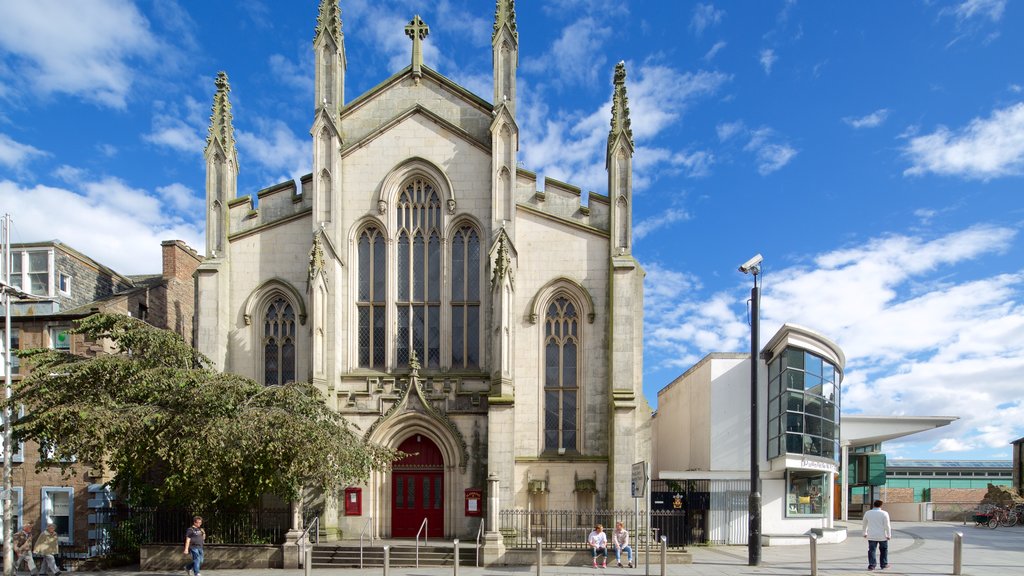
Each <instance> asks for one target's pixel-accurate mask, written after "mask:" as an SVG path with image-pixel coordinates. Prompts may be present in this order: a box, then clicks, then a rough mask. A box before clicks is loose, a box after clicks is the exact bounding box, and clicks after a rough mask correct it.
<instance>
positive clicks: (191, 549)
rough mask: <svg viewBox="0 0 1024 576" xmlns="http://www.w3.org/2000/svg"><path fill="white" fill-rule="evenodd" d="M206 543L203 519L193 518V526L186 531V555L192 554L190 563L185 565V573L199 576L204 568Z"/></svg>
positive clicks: (200, 517)
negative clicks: (204, 546) (204, 545)
mask: <svg viewBox="0 0 1024 576" xmlns="http://www.w3.org/2000/svg"><path fill="white" fill-rule="evenodd" d="M205 542H206V531H205V530H203V517H202V516H195V517H193V518H192V525H191V526H189V527H188V530H186V531H185V554H186V555H188V554H191V555H192V557H191V558H190V559H189V563H188V564H186V565H185V572H186V573H187V574H188V575H189V576H199V570H200V568H202V566H203V544H204V543H205Z"/></svg>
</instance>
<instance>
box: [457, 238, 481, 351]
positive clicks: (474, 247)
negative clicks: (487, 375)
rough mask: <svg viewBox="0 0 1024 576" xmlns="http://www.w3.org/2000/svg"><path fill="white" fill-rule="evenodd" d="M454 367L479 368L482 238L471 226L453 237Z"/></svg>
mask: <svg viewBox="0 0 1024 576" xmlns="http://www.w3.org/2000/svg"><path fill="white" fill-rule="evenodd" d="M451 275H452V286H451V288H452V293H451V303H452V368H456V369H458V368H477V367H479V366H480V236H479V235H478V234H477V232H476V230H475V229H474V228H473V227H472V226H469V225H465V226H461V227H460V228H459V229H458V230H456V231H455V235H454V236H452V267H451Z"/></svg>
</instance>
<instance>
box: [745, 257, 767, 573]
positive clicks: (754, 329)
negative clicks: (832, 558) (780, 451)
mask: <svg viewBox="0 0 1024 576" xmlns="http://www.w3.org/2000/svg"><path fill="white" fill-rule="evenodd" d="M762 259H763V258H762V257H761V255H760V254H757V255H756V256H754V257H753V258H751V259H750V260H747V261H746V262H744V263H743V264H742V265H740V272H743V273H744V274H750V275H752V276H753V277H754V287H753V288H751V289H750V497H749V499H748V501H747V518H748V523H747V564H748V565H749V566H760V565H761V490H760V486H761V465H760V462H761V461H760V453H759V451H758V447H759V442H758V431H759V430H758V419H757V392H758V390H757V370H758V368H759V366H758V363H759V359H758V350H757V348H758V342H759V340H760V334H759V332H760V320H761V318H760V310H759V309H758V305H759V304H760V303H761V290H760V288H759V287H758V285H757V276H758V275H759V274H760V273H761V261H762Z"/></svg>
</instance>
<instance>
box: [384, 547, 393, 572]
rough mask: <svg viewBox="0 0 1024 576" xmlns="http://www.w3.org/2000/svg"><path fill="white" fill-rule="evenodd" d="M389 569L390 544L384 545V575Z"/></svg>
mask: <svg viewBox="0 0 1024 576" xmlns="http://www.w3.org/2000/svg"><path fill="white" fill-rule="evenodd" d="M390 571H391V546H385V547H384V576H388V572H390Z"/></svg>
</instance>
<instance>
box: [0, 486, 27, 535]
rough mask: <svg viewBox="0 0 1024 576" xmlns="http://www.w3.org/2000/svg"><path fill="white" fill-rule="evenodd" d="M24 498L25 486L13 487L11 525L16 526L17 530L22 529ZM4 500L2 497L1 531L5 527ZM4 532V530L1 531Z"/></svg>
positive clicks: (0, 512) (0, 508)
mask: <svg viewBox="0 0 1024 576" xmlns="http://www.w3.org/2000/svg"><path fill="white" fill-rule="evenodd" d="M23 501H24V499H23V488H22V487H21V486H12V487H11V525H12V526H14V529H15V530H20V529H21V526H22V524H21V522H22V518H23V516H22V502H23ZM3 509H4V500H2V499H0V531H2V530H3V529H4V515H3ZM0 533H2V532H0Z"/></svg>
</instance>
